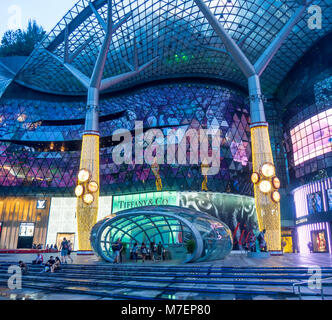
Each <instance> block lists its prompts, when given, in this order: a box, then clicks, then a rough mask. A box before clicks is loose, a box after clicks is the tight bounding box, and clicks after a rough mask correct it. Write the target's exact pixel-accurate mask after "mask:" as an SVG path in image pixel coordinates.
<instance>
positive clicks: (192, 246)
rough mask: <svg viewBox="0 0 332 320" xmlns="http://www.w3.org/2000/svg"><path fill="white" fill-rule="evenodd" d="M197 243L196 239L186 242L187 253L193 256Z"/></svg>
mask: <svg viewBox="0 0 332 320" xmlns="http://www.w3.org/2000/svg"><path fill="white" fill-rule="evenodd" d="M195 247H196V242H195V240H194V239H190V240H188V241H187V242H186V248H187V252H188V253H190V254H193V253H194V251H195Z"/></svg>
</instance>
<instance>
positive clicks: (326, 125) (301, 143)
mask: <svg viewBox="0 0 332 320" xmlns="http://www.w3.org/2000/svg"><path fill="white" fill-rule="evenodd" d="M331 118H332V109H329V110H326V111H323V112H321V113H319V114H317V115H315V116H314V117H311V118H310V119H308V120H306V121H304V122H302V123H300V124H299V125H297V126H296V127H295V128H294V129H292V130H291V131H290V135H291V139H292V145H293V154H294V163H295V165H296V166H297V165H299V164H301V163H303V162H304V161H307V160H310V159H313V158H316V157H318V156H320V155H322V154H325V153H328V152H330V151H331V136H330V130H331V129H330V127H331Z"/></svg>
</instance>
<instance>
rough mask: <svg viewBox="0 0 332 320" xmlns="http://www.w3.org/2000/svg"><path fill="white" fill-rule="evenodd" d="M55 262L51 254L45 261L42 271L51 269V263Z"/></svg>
mask: <svg viewBox="0 0 332 320" xmlns="http://www.w3.org/2000/svg"><path fill="white" fill-rule="evenodd" d="M54 263H55V259H54V257H53V256H50V259H49V260H48V261H47V262H46V264H45V268H44V270H43V271H42V272H48V271H50V270H51V267H52V266H53V264H54Z"/></svg>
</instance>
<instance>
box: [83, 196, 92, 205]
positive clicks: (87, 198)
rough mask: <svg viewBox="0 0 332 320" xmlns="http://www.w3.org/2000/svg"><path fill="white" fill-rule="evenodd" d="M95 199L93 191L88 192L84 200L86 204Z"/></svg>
mask: <svg viewBox="0 0 332 320" xmlns="http://www.w3.org/2000/svg"><path fill="white" fill-rule="evenodd" d="M93 201H94V197H93V195H92V194H91V193H86V194H85V195H84V196H83V202H84V203H85V204H91V203H92V202H93Z"/></svg>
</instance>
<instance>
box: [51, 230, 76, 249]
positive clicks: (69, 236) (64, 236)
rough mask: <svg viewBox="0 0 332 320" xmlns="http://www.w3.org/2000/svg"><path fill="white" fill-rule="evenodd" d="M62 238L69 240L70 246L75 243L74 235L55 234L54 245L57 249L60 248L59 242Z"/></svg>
mask: <svg viewBox="0 0 332 320" xmlns="http://www.w3.org/2000/svg"><path fill="white" fill-rule="evenodd" d="M63 238H66V239H67V240H70V242H71V243H72V244H74V243H75V233H59V232H58V233H57V235H56V245H57V246H58V249H59V248H60V246H61V242H62V241H63Z"/></svg>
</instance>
